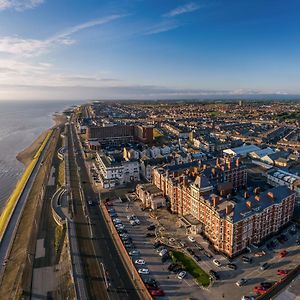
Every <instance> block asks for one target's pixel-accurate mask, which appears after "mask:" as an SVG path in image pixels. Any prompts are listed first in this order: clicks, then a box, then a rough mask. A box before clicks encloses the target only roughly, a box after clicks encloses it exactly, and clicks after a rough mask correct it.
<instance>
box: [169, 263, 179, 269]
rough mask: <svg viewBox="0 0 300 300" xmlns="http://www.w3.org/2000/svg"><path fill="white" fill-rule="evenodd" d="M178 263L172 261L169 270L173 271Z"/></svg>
mask: <svg viewBox="0 0 300 300" xmlns="http://www.w3.org/2000/svg"><path fill="white" fill-rule="evenodd" d="M176 266H177V265H176V264H175V263H171V264H170V265H169V266H168V270H169V271H172V270H173V269H174V268H175V267H176Z"/></svg>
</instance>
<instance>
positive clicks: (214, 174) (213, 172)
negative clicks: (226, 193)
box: [211, 168, 216, 176]
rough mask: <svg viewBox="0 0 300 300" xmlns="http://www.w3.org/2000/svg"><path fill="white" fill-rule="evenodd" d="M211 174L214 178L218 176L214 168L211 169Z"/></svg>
mask: <svg viewBox="0 0 300 300" xmlns="http://www.w3.org/2000/svg"><path fill="white" fill-rule="evenodd" d="M211 173H212V175H213V176H216V169H215V168H212V169H211Z"/></svg>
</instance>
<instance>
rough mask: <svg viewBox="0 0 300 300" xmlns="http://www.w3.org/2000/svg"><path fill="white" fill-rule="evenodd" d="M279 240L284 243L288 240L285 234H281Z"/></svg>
mask: <svg viewBox="0 0 300 300" xmlns="http://www.w3.org/2000/svg"><path fill="white" fill-rule="evenodd" d="M281 238H282V240H283V241H284V242H287V241H288V240H289V239H288V237H287V236H286V235H285V234H282V235H281Z"/></svg>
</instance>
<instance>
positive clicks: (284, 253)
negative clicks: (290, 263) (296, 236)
mask: <svg viewBox="0 0 300 300" xmlns="http://www.w3.org/2000/svg"><path fill="white" fill-rule="evenodd" d="M286 255H287V251H286V250H283V251H281V252H279V257H281V258H282V257H285V256H286Z"/></svg>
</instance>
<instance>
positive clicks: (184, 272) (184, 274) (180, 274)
mask: <svg viewBox="0 0 300 300" xmlns="http://www.w3.org/2000/svg"><path fill="white" fill-rule="evenodd" d="M185 276H186V271H181V272H180V273H179V274H178V276H177V278H178V279H183V278H184V277H185Z"/></svg>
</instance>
